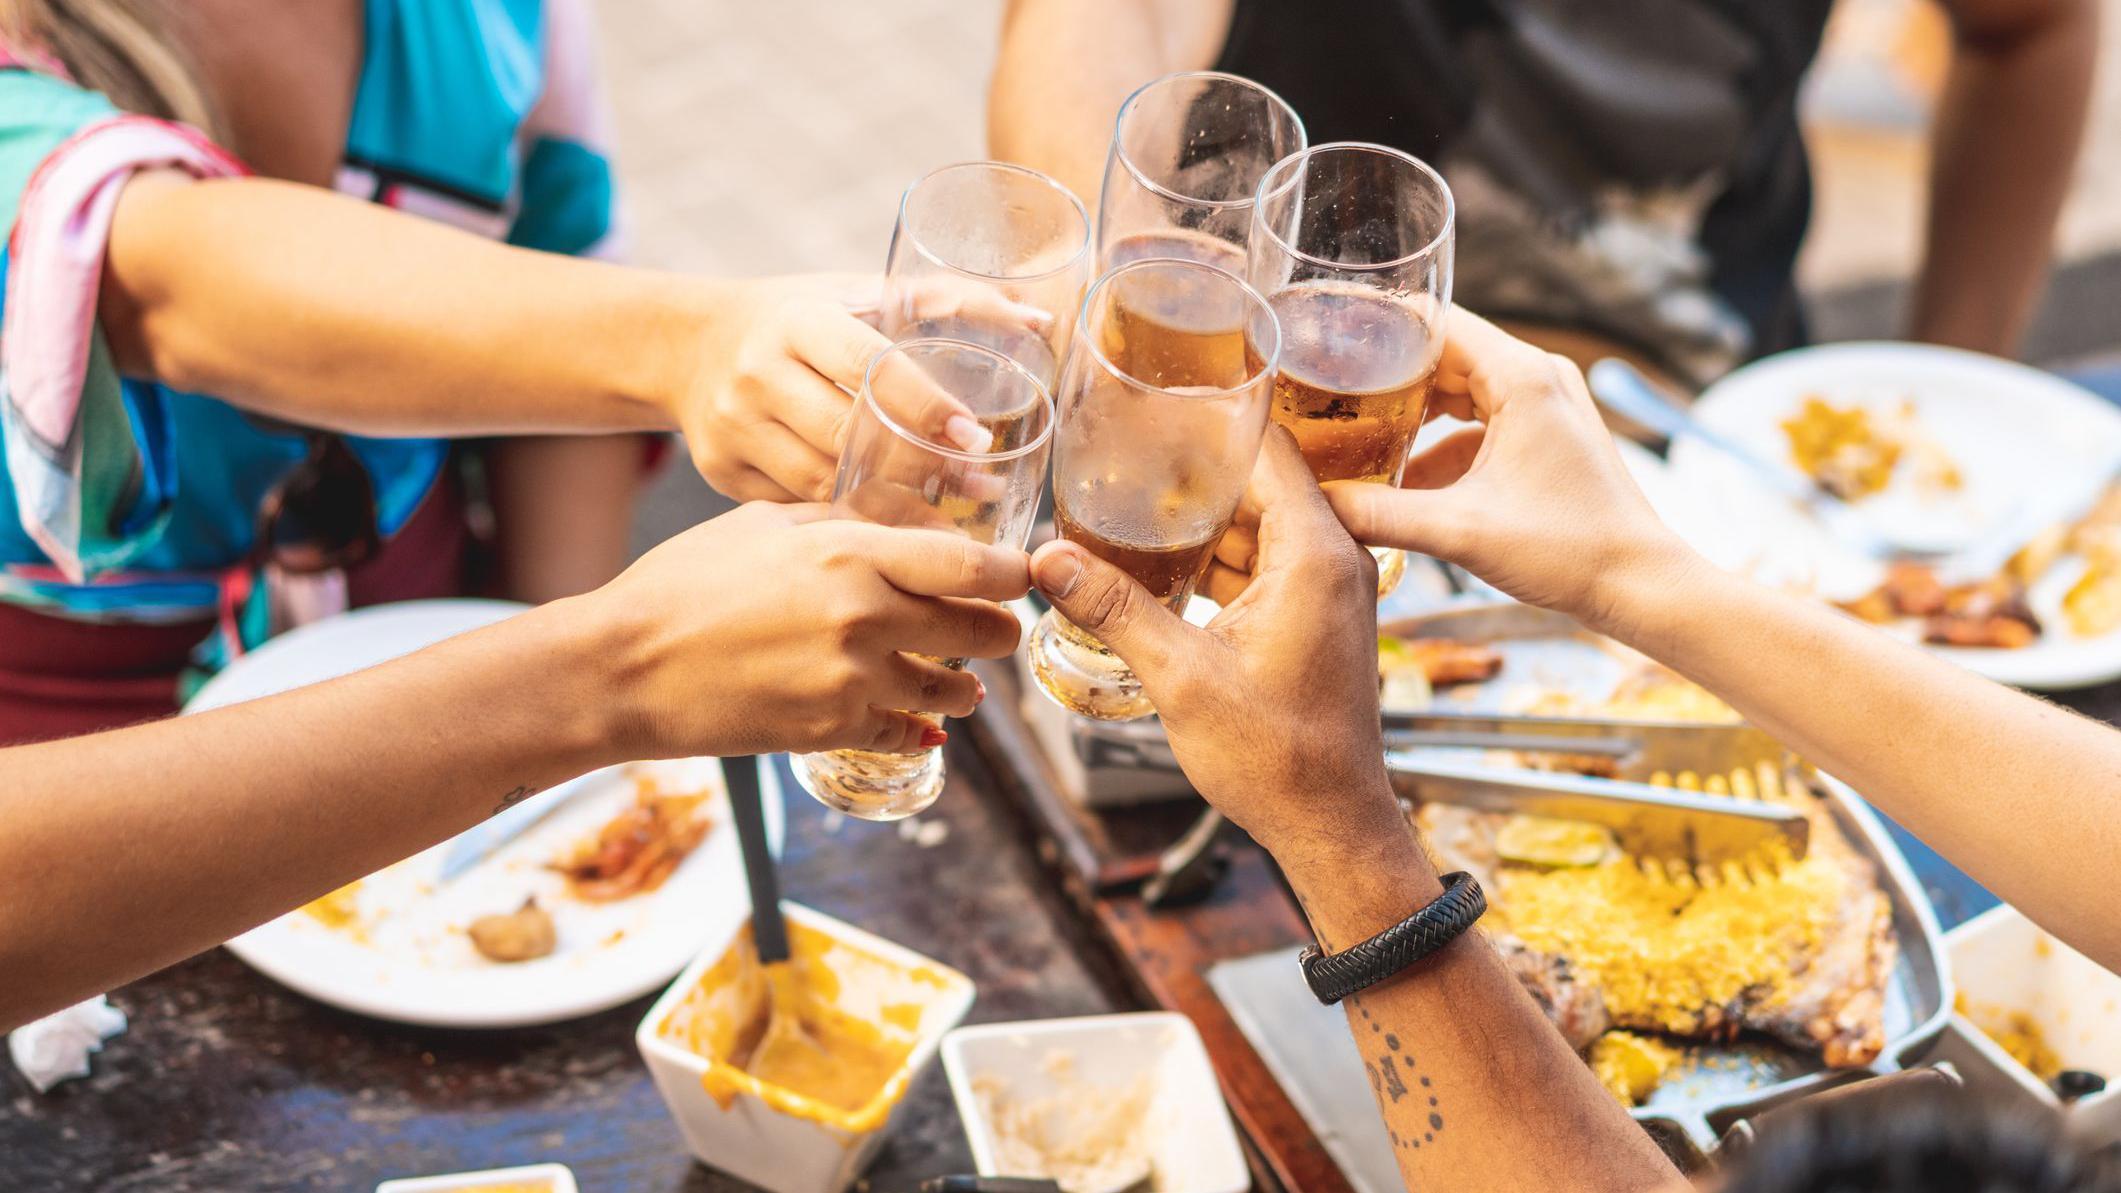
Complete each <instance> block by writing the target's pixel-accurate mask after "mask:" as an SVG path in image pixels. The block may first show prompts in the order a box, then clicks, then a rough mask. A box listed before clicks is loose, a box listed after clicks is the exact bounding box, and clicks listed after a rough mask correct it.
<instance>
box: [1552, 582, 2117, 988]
mask: <svg viewBox="0 0 2121 1193" xmlns="http://www.w3.org/2000/svg"><path fill="white" fill-rule="evenodd" d="M1608 583H1609V584H1610V585H1611V592H1610V595H1609V596H1608V597H1607V598H1605V599H1603V600H1601V601H1600V605H1601V606H1602V607H1603V608H1605V609H1607V610H1609V612H1607V613H1605V614H1604V615H1602V616H1593V617H1590V618H1588V619H1587V620H1588V621H1589V622H1590V624H1591V625H1592V628H1594V629H1597V630H1599V631H1601V632H1603V633H1606V634H1609V635H1611V636H1613V637H1615V638H1617V639H1619V640H1620V641H1622V642H1625V643H1627V644H1628V645H1630V646H1633V647H1635V648H1636V649H1638V650H1641V651H1642V652H1644V653H1645V654H1648V655H1650V656H1651V657H1652V658H1655V659H1657V660H1658V661H1660V662H1662V663H1665V664H1666V665H1668V666H1670V667H1672V668H1674V669H1676V670H1677V671H1679V672H1680V673H1682V674H1684V675H1685V676H1687V677H1688V678H1690V679H1692V680H1694V681H1695V682H1696V683H1699V684H1701V685H1702V686H1703V687H1706V688H1708V689H1709V690H1711V691H1713V692H1715V693H1716V694H1717V695H1718V696H1720V697H1722V698H1723V699H1724V700H1726V701H1728V702H1729V703H1730V704H1731V706H1732V707H1733V708H1736V709H1737V710H1738V712H1739V713H1740V714H1742V715H1743V716H1744V717H1745V718H1746V719H1747V720H1748V721H1751V722H1752V723H1754V724H1755V725H1758V726H1760V727H1761V728H1762V729H1764V730H1766V731H1767V732H1769V733H1771V734H1773V735H1774V736H1775V737H1777V738H1779V739H1780V740H1782V741H1783V742H1785V743H1787V744H1788V745H1789V746H1790V748H1791V749H1793V750H1795V751H1797V752H1798V753H1799V754H1800V755H1802V756H1803V757H1805V758H1806V759H1807V760H1809V761H1810V762H1812V763H1813V764H1814V765H1816V766H1818V767H1819V768H1821V769H1822V770H1825V771H1827V772H1828V773H1830V774H1833V775H1835V776H1837V777H1839V778H1841V779H1842V780H1844V781H1846V782H1847V783H1848V784H1849V785H1850V786H1852V787H1854V788H1855V789H1856V790H1857V791H1860V792H1862V793H1863V796H1864V798H1865V799H1868V800H1869V801H1870V802H1872V803H1873V804H1876V805H1877V806H1878V807H1879V808H1881V809H1883V810H1884V811H1885V812H1886V814H1888V815H1890V816H1891V817H1893V818H1894V819H1895V820H1898V821H1899V822H1900V823H1901V824H1903V825H1905V826H1907V828H1908V829H1909V830H1911V831H1912V832H1914V833H1915V835H1916V836H1919V837H1921V838H1922V839H1923V840H1924V841H1926V842H1928V843H1929V845H1931V846H1932V847H1933V848H1935V849H1937V850H1938V851H1939V852H1940V853H1942V854H1944V855H1945V856H1946V857H1947V858H1950V859H1951V860H1952V862H1953V863H1955V864H1956V865H1958V866H1959V867H1961V868H1962V869H1964V870H1966V871H1967V872H1968V873H1969V874H1971V875H1973V876H1974V878H1975V879H1977V880H1978V881H1980V882H1981V883H1982V885H1984V886H1986V887H1988V888H1989V889H1990V890H1992V891H1995V892H1996V893H1997V894H1998V895H2001V896H2002V897H2003V898H2004V899H2006V900H2008V901H2009V902H2011V903H2013V904H2015V905H2017V907H2018V908H2019V909H2020V910H2022V911H2024V912H2025V913H2026V914H2027V915H2028V916H2030V917H2032V919H2034V920H2035V921H2037V922H2038V923H2039V924H2040V925H2041V926H2042V927H2044V928H2046V929H2047V930H2048V931H2050V932H2053V933H2054V934H2055V935H2056V936H2058V937H2060V938H2062V939H2063V940H2066V941H2068V942H2069V943H2070V944H2072V945H2074V946H2075V947H2076V948H2078V949H2080V950H2082V951H2083V952H2084V953H2086V954H2087V955H2089V956H2090V957H2092V958H2093V959H2094V960H2097V961H2098V962H2099V963H2100V964H2102V965H2105V966H2107V967H2109V968H2121V918H2117V917H2116V916H2114V915H2112V914H2111V912H2110V908H2111V906H2112V902H2111V900H2110V899H2109V898H2108V893H2109V891H2110V889H2111V886H2112V876H2113V875H2114V873H2115V872H2116V871H2121V732H2116V731H2115V730H2113V729H2112V728H2110V727H2108V726H2105V725H2100V724H2098V723H2096V722H2093V721H2090V720H2087V719H2085V718H2083V717H2080V716H2078V715H2076V714H2074V713H2071V712H2069V711H2067V710H2065V709H2061V708H2057V707H2056V706H2054V705H2052V704H2048V703H2046V702H2045V701H2041V700H2037V699H2034V698H2033V697H2031V696H2027V695H2025V694H2023V693H2021V692H2015V691H2012V690H2011V689H2009V688H2006V687H2004V686H2002V685H2001V684H1996V683H1991V682H1989V681H1988V680H1985V679H1982V678H1980V677H1978V676H1976V675H1973V674H1972V673H1970V672H1968V671H1965V670H1963V669H1961V668H1959V667H1956V666H1954V665H1952V664H1950V663H1947V662H1945V661H1943V660H1942V659H1939V658H1936V657H1935V656H1933V655H1930V654H1928V653H1925V652H1924V651H1922V650H1919V649H1917V648H1916V647H1914V646H1911V645H1908V644H1906V643H1903V642H1899V641H1897V640H1895V639H1893V638H1891V637H1888V636H1887V635H1885V634H1883V633H1880V632H1879V631H1877V630H1875V629H1873V628H1871V627H1869V626H1865V625H1862V624H1859V623H1857V622H1856V621H1854V620H1852V619H1850V618H1848V617H1847V616H1844V615H1843V614H1840V613H1837V612H1834V611H1832V610H1830V609H1827V608H1825V607H1824V606H1821V605H1818V604H1816V603H1814V602H1811V601H1805V600H1800V599H1797V598H1795V597H1791V596H1786V595H1784V594H1781V593H1777V592H1773V591H1770V590H1768V589H1766V588H1763V587H1761V586H1759V585H1757V584H1754V583H1752V582H1751V581H1748V580H1745V579H1742V578H1739V577H1736V576H1732V575H1730V574H1728V573H1726V572H1723V571H1720V570H1718V569H1716V568H1714V567H1711V566H1710V565H1709V564H1707V563H1705V562H1703V561H1702V560H1700V559H1699V557H1696V556H1693V555H1692V554H1691V553H1690V552H1686V551H1684V550H1683V549H1678V548H1672V549H1667V550H1666V551H1664V552H1663V553H1662V554H1660V555H1659V556H1657V557H1655V558H1654V559H1653V560H1650V561H1645V562H1643V563H1641V564H1639V565H1634V566H1630V567H1628V568H1624V569H1622V570H1621V571H1620V572H1618V573H1616V574H1615V575H1614V576H1613V577H1611V578H1609V580H1608Z"/></svg>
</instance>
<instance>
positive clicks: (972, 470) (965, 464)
mask: <svg viewBox="0 0 2121 1193" xmlns="http://www.w3.org/2000/svg"><path fill="white" fill-rule="evenodd" d="M951 402H954V403H956V404H957V405H958V406H961V407H962V408H963V409H964V411H965V412H968V413H969V414H970V416H971V417H972V418H973V419H974V420H975V421H976V422H977V423H978V424H979V433H978V435H977V436H975V438H978V439H982V440H984V443H983V444H981V445H979V446H978V447H977V449H976V450H968V448H966V447H963V446H959V445H958V444H957V443H945V442H942V441H940V440H937V439H932V438H929V437H927V436H924V435H921V434H919V433H917V432H914V431H911V430H908V428H909V427H914V426H932V425H936V423H935V421H934V420H921V419H919V418H918V412H919V411H922V410H925V409H930V408H932V407H933V406H934V405H935V404H937V403H951ZM1053 421H1054V420H1053V400H1052V398H1051V397H1050V396H1049V395H1048V394H1047V392H1046V389H1045V387H1044V386H1043V385H1042V384H1040V383H1039V381H1038V380H1037V379H1036V378H1035V377H1033V376H1032V375H1031V374H1030V372H1028V371H1027V370H1026V369H1025V368H1024V367H1023V366H1022V365H1020V364H1018V363H1016V362H1015V361H1013V360H1011V359H1010V358H1009V357H1007V356H1005V355H1003V354H1001V353H999V352H996V351H994V350H993V349H991V348H983V347H980V346H978V345H976V344H967V343H961V342H958V341H955V340H942V339H920V340H909V341H906V342H904V343H900V344H894V345H893V346H892V347H890V348H889V349H887V350H885V351H884V352H883V353H881V354H880V355H878V357H877V358H876V360H875V362H874V363H872V364H871V365H870V366H869V373H868V376H867V378H866V379H865V380H864V382H863V384H862V393H861V396H860V399H859V400H858V402H857V403H856V406H855V413H854V421H853V425H852V426H851V427H850V429H849V431H848V435H847V447H846V450H845V451H844V452H842V453H841V455H840V470H839V476H838V479H837V481H836V482H835V484H834V486H833V492H832V507H833V516H835V517H841V518H856V519H860V520H862V521H866V522H875V523H879V524H882V525H885V526H902V527H911V528H920V529H930V530H943V531H948V532H951V533H954V534H962V535H965V536H967V537H969V538H973V539H977V540H978V541H980V542H983V543H998V544H1002V545H1006V546H1011V547H1016V548H1018V549H1021V548H1022V547H1023V545H1024V541H1025V540H1026V539H1027V538H1028V537H1029V536H1030V533H1031V524H1032V522H1033V521H1034V520H1035V519H1036V517H1037V514H1038V501H1039V493H1040V490H1041V489H1042V488H1043V487H1044V483H1045V477H1046V456H1047V450H1048V447H1049V445H1050V444H1051V442H1052V437H1053ZM932 661H934V662H940V663H942V664H943V665H944V666H947V667H950V668H953V669H955V668H960V667H963V666H964V663H965V661H964V660H963V659H937V660H932ZM795 763H796V765H795V773H796V779H797V780H798V781H799V782H800V783H801V784H802V785H803V789H804V790H805V791H808V792H809V793H810V794H811V795H813V796H816V797H817V799H818V800H819V801H820V802H822V803H823V804H825V805H826V806H827V807H830V808H834V809H836V810H838V811H841V812H845V813H847V814H848V815H850V816H858V817H860V818H862V819H864V820H897V819H900V818H902V817H906V816H911V815H913V814H914V813H916V812H919V811H920V810H921V809H923V808H926V807H927V806H928V805H930V804H932V803H934V802H935V800H936V797H937V796H939V795H941V794H942V790H943V756H942V750H941V749H940V748H936V749H930V750H927V751H924V752H922V753H920V754H915V755H906V754H880V753H876V752H873V751H869V750H834V751H831V752H829V753H822V754H805V755H802V756H801V757H799V758H797V759H796V760H795Z"/></svg>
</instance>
